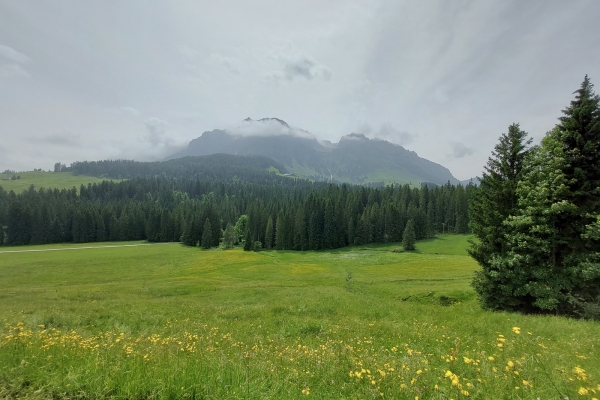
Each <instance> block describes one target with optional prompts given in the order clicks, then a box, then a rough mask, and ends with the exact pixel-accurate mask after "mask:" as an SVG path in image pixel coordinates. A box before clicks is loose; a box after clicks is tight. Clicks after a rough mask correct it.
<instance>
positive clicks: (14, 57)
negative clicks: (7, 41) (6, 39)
mask: <svg viewBox="0 0 600 400" xmlns="http://www.w3.org/2000/svg"><path fill="white" fill-rule="evenodd" d="M28 61H29V57H27V56H26V55H25V54H23V53H19V52H18V51H16V50H15V49H13V48H12V47H8V46H5V45H3V44H0V78H14V77H25V78H28V77H29V76H30V75H29V73H28V72H27V71H25V68H23V67H22V66H21V65H20V64H24V63H26V62H28Z"/></svg>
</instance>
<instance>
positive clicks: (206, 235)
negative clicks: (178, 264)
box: [200, 218, 213, 249]
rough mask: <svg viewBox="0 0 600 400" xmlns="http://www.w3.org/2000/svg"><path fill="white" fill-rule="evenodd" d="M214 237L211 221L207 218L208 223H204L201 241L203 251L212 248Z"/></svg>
mask: <svg viewBox="0 0 600 400" xmlns="http://www.w3.org/2000/svg"><path fill="white" fill-rule="evenodd" d="M212 236H213V234H212V226H211V224H210V219H208V218H206V221H205V222H204V227H203V228H202V240H201V241H200V245H201V246H202V248H203V249H210V248H211V246H212V242H213V238H212Z"/></svg>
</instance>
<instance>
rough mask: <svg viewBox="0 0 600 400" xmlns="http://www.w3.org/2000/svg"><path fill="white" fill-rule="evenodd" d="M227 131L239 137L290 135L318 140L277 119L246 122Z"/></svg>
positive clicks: (308, 133)
mask: <svg viewBox="0 0 600 400" xmlns="http://www.w3.org/2000/svg"><path fill="white" fill-rule="evenodd" d="M226 131H227V132H228V133H230V134H232V135H237V136H282V135H290V136H296V137H303V138H306V139H316V138H315V136H313V135H312V134H311V133H310V132H307V131H305V130H302V129H296V128H293V127H290V126H289V125H284V124H283V123H281V122H279V121H277V120H276V119H264V120H262V121H260V120H258V121H257V120H251V119H250V120H244V121H243V123H242V125H239V126H235V127H231V128H228V129H226Z"/></svg>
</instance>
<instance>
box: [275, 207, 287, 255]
mask: <svg viewBox="0 0 600 400" xmlns="http://www.w3.org/2000/svg"><path fill="white" fill-rule="evenodd" d="M275 248H276V249H277V250H284V249H285V218H284V216H283V211H279V214H278V215H277V225H275Z"/></svg>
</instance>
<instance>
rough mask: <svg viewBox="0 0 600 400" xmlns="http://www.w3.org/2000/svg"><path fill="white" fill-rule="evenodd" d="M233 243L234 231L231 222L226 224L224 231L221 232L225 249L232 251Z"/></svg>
mask: <svg viewBox="0 0 600 400" xmlns="http://www.w3.org/2000/svg"><path fill="white" fill-rule="evenodd" d="M234 243H235V231H234V229H233V225H231V222H228V223H227V226H226V227H225V231H224V232H223V247H224V248H225V249H232V248H233V245H234Z"/></svg>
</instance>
